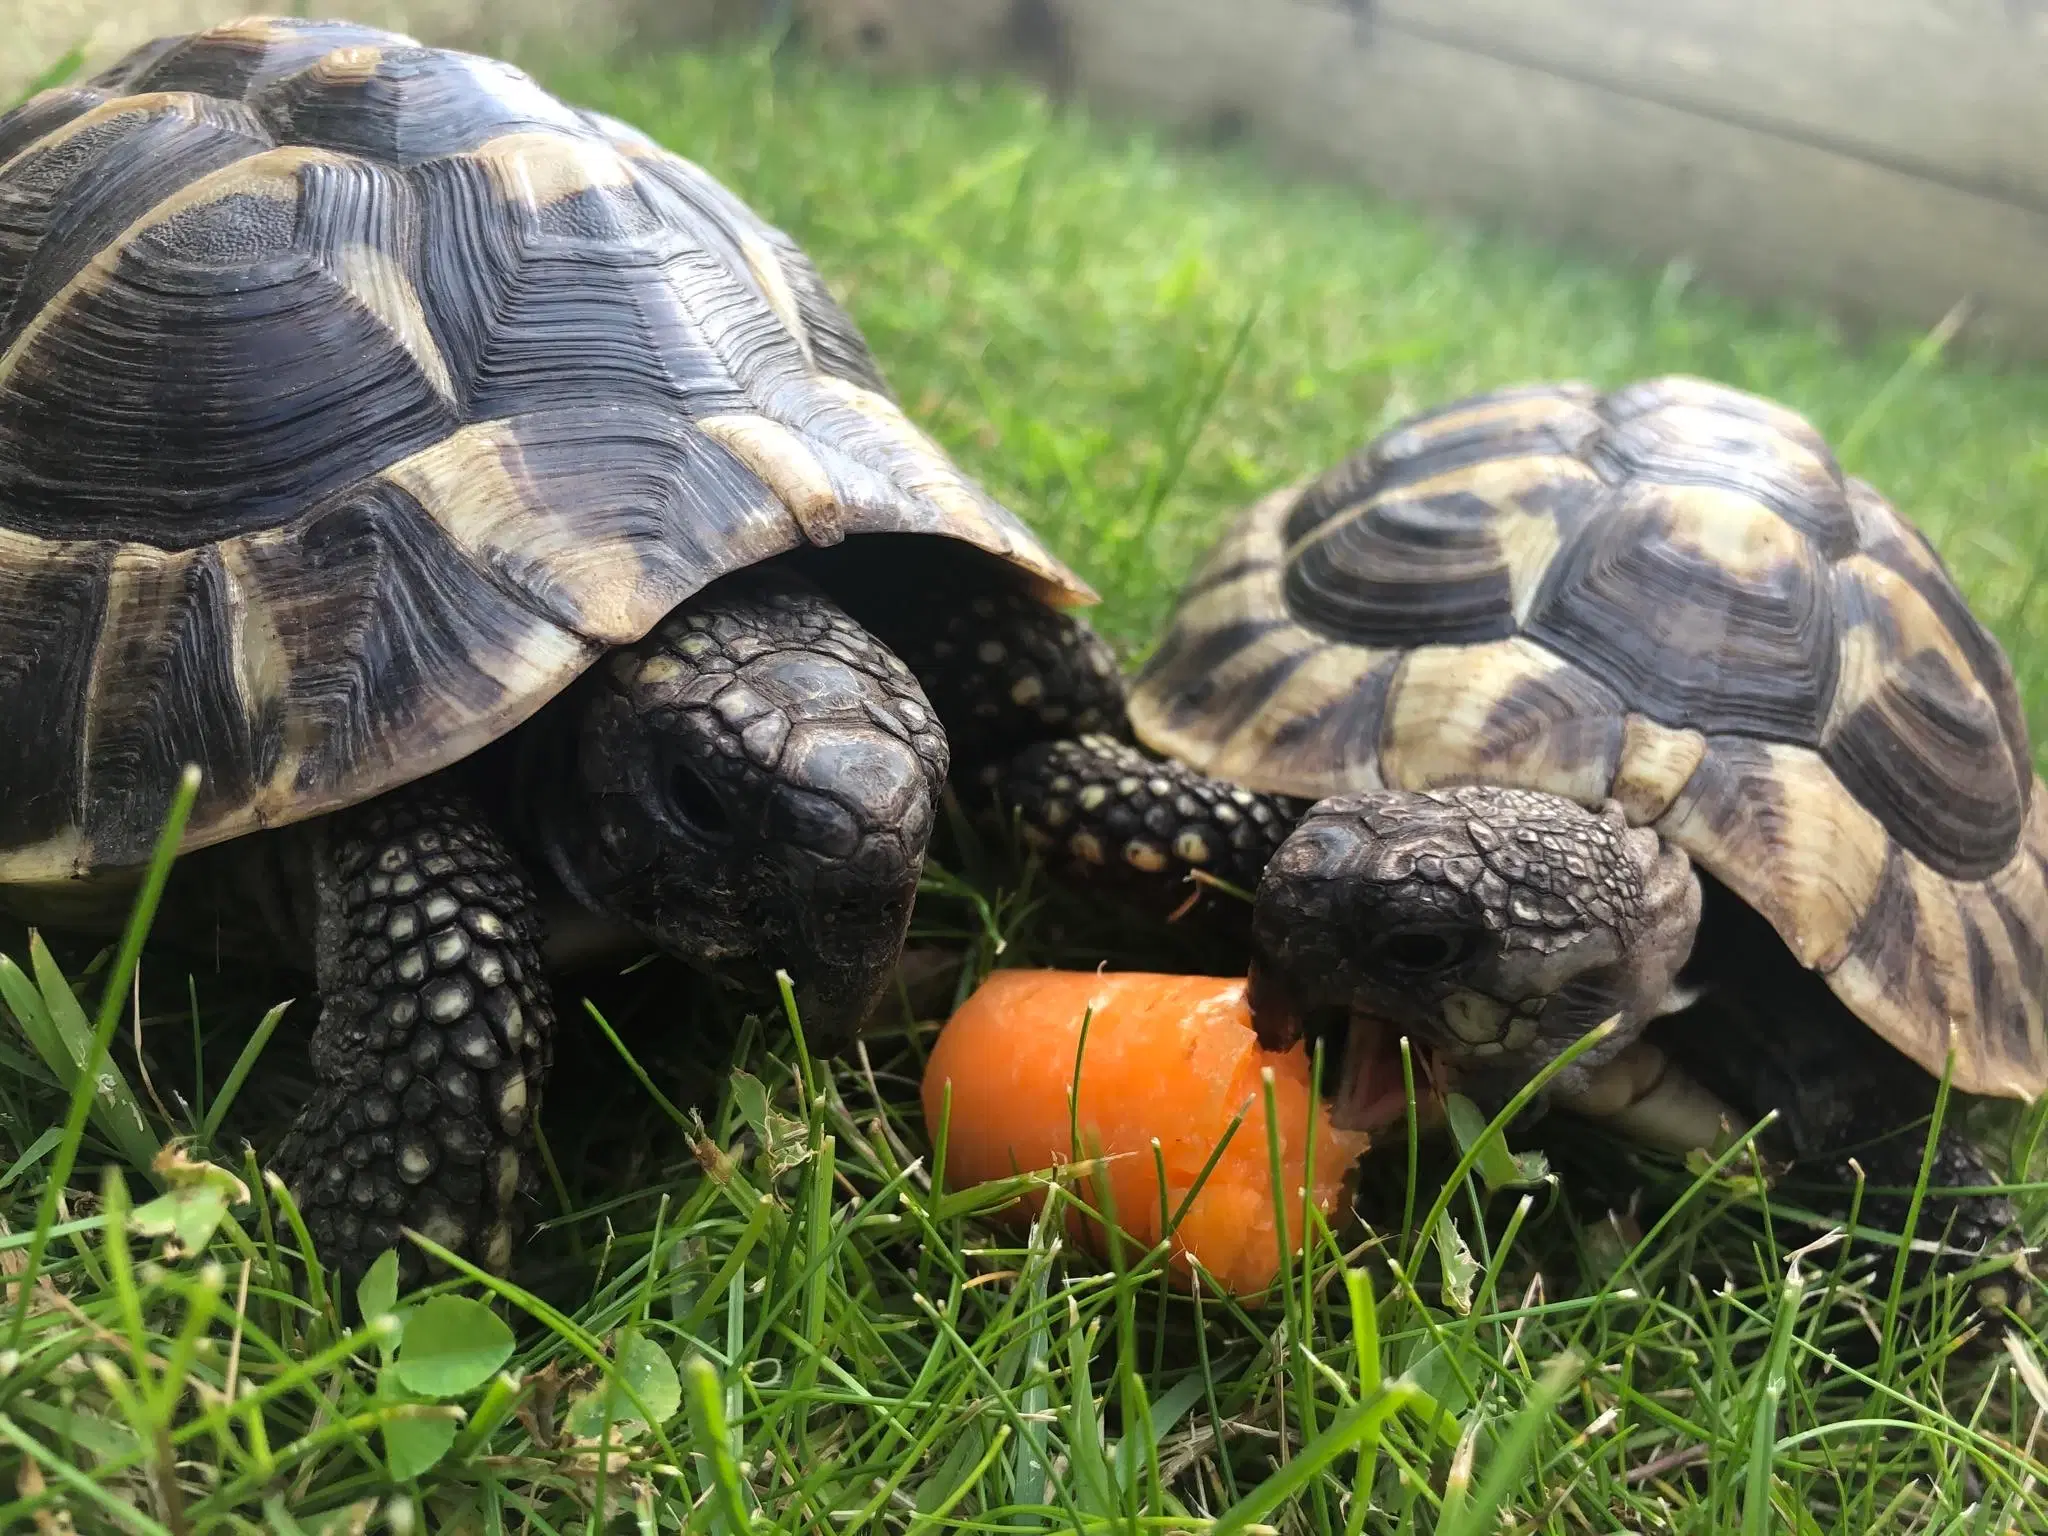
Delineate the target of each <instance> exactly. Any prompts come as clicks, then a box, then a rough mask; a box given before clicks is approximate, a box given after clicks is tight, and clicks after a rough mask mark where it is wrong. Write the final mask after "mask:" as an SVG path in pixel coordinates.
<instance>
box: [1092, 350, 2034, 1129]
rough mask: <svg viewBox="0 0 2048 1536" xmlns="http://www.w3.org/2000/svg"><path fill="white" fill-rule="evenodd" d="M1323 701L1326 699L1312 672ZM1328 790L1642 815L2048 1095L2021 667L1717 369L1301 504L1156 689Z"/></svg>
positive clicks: (1886, 999) (1553, 398) (1473, 406)
mask: <svg viewBox="0 0 2048 1536" xmlns="http://www.w3.org/2000/svg"><path fill="white" fill-rule="evenodd" d="M1297 680H1300V681H1297ZM1132 721H1133V724H1134V726H1135V728H1136V730H1137V733H1138V736H1139V739H1140V740H1141V741H1143V742H1144V743H1145V745H1147V746H1148V747H1150V748H1152V749H1153V750H1154V751H1157V752H1160V753H1162V754H1165V755H1167V756H1171V757H1174V758H1177V759H1179V760H1181V761H1183V762H1186V763H1188V764H1190V765H1191V766H1193V767H1194V768H1196V769H1198V770H1200V771H1202V772H1204V773H1211V774H1216V775H1218V776H1219V777H1223V778H1226V779H1228V780H1230V781H1231V782H1235V783H1241V784H1244V785H1246V786H1247V787H1249V788H1253V789H1257V790H1263V791H1267V792H1270V793H1275V794H1282V795H1295V796H1301V797H1305V798H1311V799H1313V798H1320V797H1323V796H1328V795H1333V794H1341V793H1345V792H1347V791H1351V790H1364V789H1371V788H1376V787H1381V786H1386V787H1392V788H1407V789H1419V788H1426V787H1429V786H1432V785H1445V784H1452V783H1456V782H1460V781H1476V782H1486V783H1499V784H1503V785H1507V786H1512V787H1522V788H1534V789H1545V790H1549V791H1551V792H1553V793H1558V794H1564V795H1568V796H1571V797H1573V798H1577V799H1581V800H1585V801H1597V800H1599V799H1603V798H1606V797H1609V796H1612V797H1614V798H1616V799H1618V800H1619V801H1620V802H1621V803H1622V804H1623V806H1624V808H1625V809H1626V810H1627V812H1628V813H1629V815H1630V816H1631V818H1632V819H1635V820H1636V821H1638V822H1648V823H1651V824H1654V825H1655V826H1657V827H1658V829H1659V830H1660V831H1661V832H1663V833H1664V835H1665V836H1667V837H1669V838H1671V839H1672V840H1673V841H1674V842H1675V843H1677V844H1678V845H1679V846H1680V847H1682V848H1684V849H1685V850H1686V851H1687V852H1688V853H1689V854H1690V855H1691V856H1692V857H1693V858H1694V859H1696V860H1697V861H1698V863H1699V864H1700V866H1701V867H1702V868H1703V869H1705V870H1707V871H1708V872H1709V873H1711V874H1712V875H1714V876H1715V877H1716V878H1718V879H1720V880H1721V881H1723V882H1724V883H1726V884H1727V885H1729V886H1730V887H1731V888H1733V889H1734V890H1736V891H1737V892H1738V893H1739V894H1740V895H1741V896H1742V897H1743V898H1744V899H1745V900H1747V901H1749V902H1751V903H1752V904H1753V905H1755V906H1756V907H1757V908H1758V909H1759V910H1760V911H1762V912H1763V913H1764V915H1765V916H1766V917H1768V918H1769V919H1770V920H1771V922H1772V924H1773V925H1774V926H1775V927H1776V929H1777V931H1778V932H1779V934H1780V935H1781V936H1782V937H1783V938H1784V939H1785V940H1786V942H1787V944H1788V945H1789V946H1790V948H1791V949H1792V950H1793V952H1794V953H1795V954H1797V955H1798V956H1799V958H1800V959H1801V960H1802V962H1804V963H1806V964H1808V965H1810V966H1813V967H1815V968H1816V969H1819V970H1821V971H1823V972H1824V973H1825V974H1826V975H1827V976H1828V979H1829V981H1830V983H1831V984H1832V985H1833V987H1834V988H1835V990H1836V991H1837V992H1838V993H1839V994H1840V995H1841V996H1842V997H1843V998H1844V1000H1845V1001H1847V1002H1848V1003H1849V1004H1850V1006H1851V1007H1853V1008H1854V1009H1856V1011H1857V1012H1858V1013H1859V1014H1860V1015H1861V1016H1862V1017H1863V1018H1864V1019H1865V1020H1866V1022H1868V1023H1869V1024H1870V1025H1871V1026H1872V1027H1873V1028H1875V1029H1877V1030H1878V1031H1879V1032H1880V1033H1882V1034H1883V1035H1885V1036H1886V1037H1887V1038H1888V1039H1890V1040H1891V1041H1892V1042H1893V1043H1894V1044H1896V1045H1898V1046H1899V1047H1900V1048H1901V1049H1902V1050H1904V1051H1906V1052H1907V1053H1908V1054H1909V1055H1911V1056H1912V1057H1913V1058H1914V1059H1915V1060H1918V1061H1919V1062H1921V1064H1922V1065H1923V1066H1926V1067H1928V1068H1929V1069H1930V1070H1932V1071H1936V1072H1939V1071H1940V1070H1941V1067H1942V1057H1943V1054H1944V1052H1945V1050H1946V1044H1945V1031H1946V1028H1947V1026H1946V1024H1945V1023H1944V1021H1948V1020H1952V1021H1954V1025H1955V1032H1956V1039H1957V1044H1958V1050H1959V1056H1958V1068H1957V1078H1956V1081H1957V1083H1958V1084H1959V1085H1960V1086H1961V1087H1963V1088H1965V1089H1967V1090H1975V1091H1986V1092H2004V1093H2032V1092H2037V1091H2040V1090H2042V1089H2043V1088H2048V1019H2044V1016H2043V1009H2044V1003H2043V999H2044V998H2048V955H2044V951H2048V874H2044V863H2048V820H2044V810H2043V802H2042V797H2041V796H2040V795H2039V794H2038V793H2037V782H2038V781H2037V780H2036V778H2035V775H2034V772H2033V769H2032V756H2031V750H2030V747H2029V743H2028V740H2027V731H2026V725H2025V721H2024V717H2023V714H2022V712H2021V706H2020V701H2019V695H2018V691H2017V689H2016V687H2015V685H2014V681H2013V674H2012V668H2011V665H2010V663H2009V662H2008V661H2007V659H2006V657H2005V655H2004V653H2003V652H2002V651H2001V650H2000V648H1999V646H1998V644H1997V642H1996V641H1995V640H1994V639H1993V637H1992V636H1991V635H1990V633H1989V632H1988V631H1987V630H1986V629H1985V628H1984V627H1983V625H1982V624H1981V623H1980V622H1979V621H1978V620H1977V619H1976V618H1975V617H1974V616H1973V615H1972V614H1971V613H1970V611H1969V608H1968V606H1967V604H1966V603H1965V602H1964V600H1963V598H1962V596H1961V595H1960V593H1958V592H1957V590H1956V588H1955V585H1954V583H1953V581H1952V580H1951V578H1950V576H1949V573H1948V571H1947V569H1946V567H1945V566H1943V564H1942V562H1941V560H1940V558H1939V556H1938V555H1937V554H1936V553H1935V552H1934V550H1933V548H1932V546H1931V545H1929V544H1928V542H1927V541H1926V539H1925V538H1924V537H1923V536H1922V535H1921V534H1920V533H1919V532H1918V531H1917V530H1915V529H1913V528H1912V527H1911V526H1910V525H1909V524H1907V523H1906V522H1905V521H1904V520H1903V519H1902V518H1901V517H1900V516H1899V515H1898V514H1897V513H1896V512H1895V511H1894V510H1893V509H1892V508H1891V507H1890V506H1889V505H1888V504H1886V503H1885V501H1884V500H1883V498H1882V497H1880V496H1879V495H1878V494H1877V493H1876V492H1875V491H1874V490H1872V489H1871V488H1870V487H1869V486H1867V485H1865V484H1863V483H1862V482H1860V481H1857V480H1854V479H1850V478H1848V477H1845V476H1844V475H1843V473H1842V471H1841V469H1840V467H1839V465H1838V464H1837V463H1836V461H1835V458H1834V455H1833V454H1832V452H1831V451H1830V450H1829V448H1828V446H1827V444H1826V443H1825V442H1824V441H1823V440H1822V439H1821V437H1820V435H1819V433H1818V432H1816V431H1815V430H1814V428H1813V427H1812V425H1811V424H1810V423H1808V422H1806V421H1805V420H1804V419H1803V418H1801V417H1799V416H1798V415H1797V414H1796V413H1794V412H1792V411H1789V410H1787V409H1786V408H1785V407H1783V406H1780V405H1777V404H1775V403H1773V402H1770V401H1767V400H1762V399H1759V398H1758V397H1755V396H1752V395H1747V394H1744V393H1741V392H1739V391H1735V390H1731V389H1727V388H1725V387H1722V386H1719V385H1715V384H1711V383H1708V382H1706V381H1704V380H1698V379H1688V378H1665V379H1651V380H1645V381H1642V382H1640V383H1637V384H1633V385H1630V386H1628V387H1627V388H1625V389H1621V390H1617V391H1615V392H1613V393H1610V394H1607V395H1604V396H1602V395H1599V394H1597V393H1596V392H1595V391H1593V390H1591V389H1589V388H1587V387H1586V386H1583V385H1577V384H1567V385H1560V386H1555V387H1550V386H1534V387H1528V388H1521V389H1514V390H1503V391H1500V392H1497V393H1495V394H1491V395H1483V396H1478V397H1475V398H1473V399H1470V400H1466V401H1462V402H1459V403H1457V404H1455V405H1452V406H1448V407H1445V408H1444V409H1441V410H1438V411H1434V412H1431V413H1428V414H1427V415H1423V416H1418V417H1416V418H1413V419H1411V420H1409V421H1407V422H1404V423H1402V424H1400V425H1399V426H1396V427H1395V428H1393V429H1391V430H1389V431H1388V432H1386V433H1384V434H1382V435H1381V436H1380V437H1379V438H1377V439H1375V440H1374V441H1373V442H1372V443H1370V444H1368V445H1367V446H1366V447H1365V448H1363V449H1361V450H1360V451H1359V452H1358V453H1357V454H1355V455H1353V456H1352V457H1351V458H1350V459H1348V460H1346V461H1345V462H1343V463H1341V464H1339V465H1336V466H1334V467H1333V468H1331V469H1330V470H1329V471H1328V472H1326V473H1325V474H1323V475H1321V476H1319V477H1318V478H1316V479H1315V480H1313V481H1310V482H1305V483H1304V484H1301V485H1297V486H1293V487H1289V488H1287V489H1286V490H1283V491H1280V492H1276V493H1274V494H1273V495H1271V496H1268V497H1267V498H1265V499H1264V500H1262V501H1261V502H1259V503H1258V504H1256V505H1255V506H1253V507H1252V508H1250V509H1249V510H1248V511H1247V512H1246V513H1245V514H1244V515H1243V516H1242V517H1241V518H1240V519H1239V521H1238V522H1237V524H1236V525H1235V526H1234V527H1232V528H1231V529H1230V530H1229V531H1228V532H1227V533H1226V534H1225V536H1224V537H1223V538H1222V539H1221V540H1220V541H1219V542H1218V544H1217V546H1216V547H1215V549H1214V550H1212V551H1211V553H1210V556H1209V557H1208V559H1207V560H1206V561H1205V562H1204V563H1203V565H1202V567H1201V569H1200V570H1199V571H1198V572H1197V574H1196V575H1195V577H1194V578H1193V579H1192V580H1191V581H1190V583H1189V585H1188V588H1187V590H1186V592H1185V593H1184V595H1183V598H1182V602H1181V606H1180V609H1179V611H1178V613H1177V614H1176V617H1175V619H1174V622H1173V624H1172V625H1171V627H1170V631H1169V633H1168V635H1167V636H1166V638H1165V640H1164V641H1163V642H1162V644H1161V645H1160V647H1159V649H1158V650H1157V651H1156V652H1155V653H1154V655H1153V657H1152V659H1151V660H1150V662H1149V663H1148V664H1147V666H1146V668H1145V671H1144V673H1143V675H1142V676H1141V677H1140V679H1139V681H1138V686H1137V688H1136V690H1135V693H1134V696H1133V699H1132Z"/></svg>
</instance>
